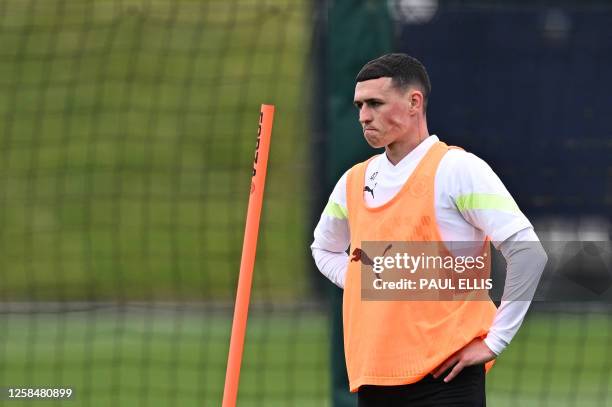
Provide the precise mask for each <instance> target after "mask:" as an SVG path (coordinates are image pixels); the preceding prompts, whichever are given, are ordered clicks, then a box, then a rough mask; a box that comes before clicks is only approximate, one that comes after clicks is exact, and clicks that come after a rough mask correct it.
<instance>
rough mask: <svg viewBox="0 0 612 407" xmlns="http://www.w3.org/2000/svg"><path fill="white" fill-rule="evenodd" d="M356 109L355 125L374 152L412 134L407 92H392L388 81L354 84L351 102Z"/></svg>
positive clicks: (412, 120) (412, 122)
mask: <svg viewBox="0 0 612 407" xmlns="http://www.w3.org/2000/svg"><path fill="white" fill-rule="evenodd" d="M353 102H354V104H355V106H356V107H357V109H359V123H361V126H362V128H363V135H364V137H365V139H366V141H367V142H368V144H369V145H370V146H372V147H374V148H380V147H385V146H388V145H389V144H392V143H393V142H395V141H397V140H398V139H400V138H403V137H406V136H407V135H409V134H410V133H411V132H412V131H413V130H414V126H415V124H414V119H413V116H414V115H411V114H410V89H409V90H408V91H406V92H402V91H399V90H397V89H395V88H394V87H393V85H392V83H391V78H386V77H385V78H378V79H370V80H368V81H363V82H357V85H355V97H354V100H353Z"/></svg>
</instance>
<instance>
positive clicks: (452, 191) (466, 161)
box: [447, 150, 532, 242]
mask: <svg viewBox="0 0 612 407" xmlns="http://www.w3.org/2000/svg"><path fill="white" fill-rule="evenodd" d="M447 155H448V156H449V166H448V169H447V171H448V175H449V179H450V182H449V184H448V188H449V195H450V199H451V200H452V203H453V204H454V205H455V209H456V210H458V211H459V213H460V214H461V216H462V217H463V219H465V221H466V222H468V223H469V224H471V225H472V226H473V227H475V228H477V229H479V230H481V231H482V232H484V234H485V235H487V236H489V237H490V238H491V240H492V241H493V242H503V241H505V240H506V239H508V238H509V237H510V236H512V235H513V234H515V233H516V232H518V231H520V230H523V229H525V228H530V227H532V225H531V223H530V222H529V220H527V218H526V217H525V215H523V213H522V212H521V211H520V209H519V207H518V206H517V204H516V202H515V201H514V199H512V196H511V195H510V193H509V192H508V190H507V189H506V187H505V186H504V184H503V183H502V181H501V180H500V179H499V177H498V176H497V175H496V174H495V172H493V170H492V169H491V167H489V165H488V164H487V163H486V162H484V161H483V160H482V159H480V158H478V157H476V156H475V155H474V154H471V153H467V152H465V151H461V150H451V151H449V152H448V154H447Z"/></svg>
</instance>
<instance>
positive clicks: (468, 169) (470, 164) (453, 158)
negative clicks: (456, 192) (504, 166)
mask: <svg viewBox="0 0 612 407" xmlns="http://www.w3.org/2000/svg"><path fill="white" fill-rule="evenodd" d="M492 171H493V170H492V169H491V167H490V166H489V165H488V164H487V163H486V161H484V160H483V159H482V158H480V157H478V156H477V155H475V154H473V153H470V152H468V151H465V150H461V149H456V148H453V149H450V150H449V151H448V152H447V153H446V154H445V155H444V157H443V158H442V161H441V162H440V167H439V174H440V175H446V176H449V177H451V178H455V179H457V178H463V177H466V176H467V177H470V178H473V177H475V176H476V177H477V176H479V175H482V176H486V175H488V174H490V173H491V172H492Z"/></svg>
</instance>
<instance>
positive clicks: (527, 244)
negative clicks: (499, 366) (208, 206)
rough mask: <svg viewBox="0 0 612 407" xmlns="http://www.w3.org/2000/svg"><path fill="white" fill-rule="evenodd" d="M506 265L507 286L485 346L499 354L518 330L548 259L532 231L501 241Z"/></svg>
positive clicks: (524, 231)
mask: <svg viewBox="0 0 612 407" xmlns="http://www.w3.org/2000/svg"><path fill="white" fill-rule="evenodd" d="M499 249H500V250H501V252H502V254H503V255H504V258H505V259H506V263H507V273H506V283H505V285H504V294H503V297H502V302H501V305H500V307H499V308H498V309H497V314H496V315H495V319H494V320H493V325H492V326H491V329H490V330H489V334H488V335H487V338H486V339H485V344H486V345H487V346H488V347H489V348H490V349H491V350H492V351H493V352H494V353H495V354H496V355H499V354H500V353H501V352H502V351H503V350H504V349H505V348H506V346H508V344H509V343H510V341H511V340H512V338H513V337H514V335H516V333H517V331H518V329H519V328H520V326H521V324H522V322H523V319H524V318H525V314H526V313H527V310H528V309H529V305H530V304H531V300H532V298H533V295H534V293H535V289H536V287H537V285H538V282H539V280H540V276H541V275H542V271H543V270H544V266H546V262H547V260H548V257H547V255H546V252H545V251H544V249H543V248H542V245H541V244H540V242H539V240H538V238H537V236H536V234H535V232H534V231H533V229H525V230H522V231H520V232H518V233H516V234H515V235H513V236H512V237H511V238H509V239H508V240H506V241H505V242H503V243H502V244H501V245H500V246H499Z"/></svg>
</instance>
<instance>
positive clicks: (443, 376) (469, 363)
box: [311, 54, 547, 406]
mask: <svg viewBox="0 0 612 407" xmlns="http://www.w3.org/2000/svg"><path fill="white" fill-rule="evenodd" d="M356 82H357V84H356V86H355V95H354V104H355V107H356V108H357V110H358V113H359V122H360V123H361V125H362V128H363V135H364V137H365V139H366V141H367V142H368V144H369V145H370V146H372V147H374V148H381V147H384V149H385V152H384V154H380V155H377V156H374V157H372V158H371V159H370V160H368V161H366V162H364V163H361V164H358V165H356V166H355V167H353V168H351V169H350V170H349V171H347V172H346V173H345V174H344V175H343V176H342V177H341V178H340V180H339V181H338V183H337V185H336V187H335V188H334V191H333V192H332V194H331V196H330V199H329V202H328V204H327V206H326V208H325V210H324V212H323V214H322V216H321V220H320V221H319V224H318V225H317V227H316V229H315V232H314V242H313V244H312V246H311V249H312V253H313V257H314V259H315V262H316V264H317V266H318V268H319V269H320V271H321V272H322V273H323V274H324V275H325V276H326V277H328V278H329V279H330V280H331V281H332V282H333V283H334V284H336V285H338V286H339V287H341V288H344V299H343V319H344V340H345V357H346V363H347V371H348V375H349V383H350V390H351V391H352V392H355V391H356V392H358V400H359V405H360V406H446V405H448V406H450V405H453V406H484V405H485V403H486V401H485V386H484V373H485V364H487V367H489V366H490V364H491V361H492V360H493V359H495V358H496V357H497V356H498V355H499V354H500V353H501V352H502V351H503V350H504V348H505V347H506V346H507V345H508V344H509V343H510V341H511V340H512V338H513V336H514V335H515V334H516V332H517V330H518V328H519V327H520V325H521V323H522V321H523V318H524V316H525V314H526V312H527V309H528V307H529V304H530V302H529V301H528V300H529V299H530V298H531V297H529V294H532V293H533V289H534V287H535V286H536V285H537V282H538V281H539V278H540V275H541V272H542V270H543V268H544V265H545V264H546V261H547V257H546V254H545V253H544V251H543V249H542V248H541V245H539V242H538V238H537V236H536V235H535V233H534V231H533V227H532V225H531V223H530V222H529V221H528V220H527V219H526V218H525V216H524V215H523V214H522V213H521V212H520V210H519V209H518V207H517V206H516V204H515V202H514V200H513V199H512V197H511V196H510V194H509V193H508V191H507V190H506V188H505V187H504V185H503V184H502V182H501V181H500V180H499V178H498V177H497V176H496V175H495V174H494V173H493V171H492V170H491V168H490V167H489V166H488V165H487V164H486V163H485V162H484V161H482V160H480V159H479V158H478V157H476V156H474V155H473V154H470V153H468V152H465V151H463V150H461V149H457V148H450V147H448V146H446V144H444V143H442V142H440V141H439V139H438V138H437V137H436V136H435V135H429V131H428V129H427V121H426V107H427V102H428V98H429V93H430V88H431V86H430V82H429V77H428V75H427V72H426V70H425V68H424V67H423V65H422V64H421V63H420V62H419V61H418V60H416V59H415V58H412V57H410V56H408V55H405V54H388V55H384V56H382V57H380V58H377V59H375V60H373V61H370V62H368V63H367V64H366V65H365V66H364V67H363V68H362V69H361V71H360V72H359V74H358V75H357V78H356ZM415 191H416V192H415ZM489 239H490V240H491V241H492V242H493V244H494V245H495V247H496V248H497V249H499V250H500V251H501V252H502V254H503V255H504V257H505V258H506V260H507V263H508V269H507V277H506V283H505V287H504V296H503V298H502V302H501V305H500V307H499V308H498V309H496V308H495V306H494V305H493V304H492V302H490V301H488V302H484V301H463V302H461V301H444V302H443V301H438V302H436V301H363V300H362V299H361V286H360V273H361V271H360V267H361V264H360V262H359V261H350V259H349V256H348V254H347V253H346V250H347V248H349V246H350V250H351V253H353V254H356V255H355V256H354V257H353V259H352V260H359V253H360V251H359V250H356V249H360V248H361V244H362V242H364V241H383V240H384V241H400V240H401V241H445V242H451V241H463V242H467V241H481V242H486V241H488V240H489ZM523 242H530V243H529V244H523ZM525 264H528V265H529V266H528V267H525ZM517 299H521V301H514V300H517ZM487 362H489V363H487Z"/></svg>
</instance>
